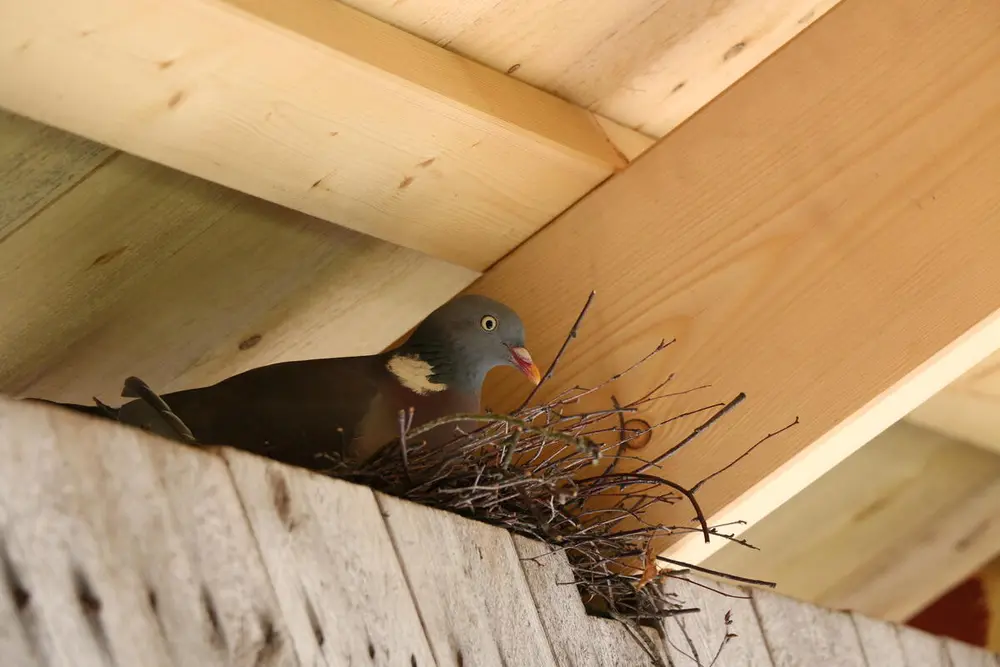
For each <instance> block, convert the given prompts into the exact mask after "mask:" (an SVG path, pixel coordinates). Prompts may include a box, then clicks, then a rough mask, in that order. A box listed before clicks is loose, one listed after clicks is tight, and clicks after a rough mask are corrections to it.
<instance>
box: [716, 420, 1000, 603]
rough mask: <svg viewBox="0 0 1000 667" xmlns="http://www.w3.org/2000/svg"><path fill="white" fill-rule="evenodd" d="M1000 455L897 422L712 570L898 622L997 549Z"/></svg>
mask: <svg viewBox="0 0 1000 667" xmlns="http://www.w3.org/2000/svg"><path fill="white" fill-rule="evenodd" d="M998 503H1000V456H997V455H995V454H993V453H991V452H986V451H983V450H982V449H980V448H978V447H974V446H972V445H969V444H967V443H964V442H960V441H957V440H953V439H951V438H948V437H946V436H943V435H939V434H937V433H934V432H932V431H929V430H927V429H923V428H920V427H918V426H914V425H912V424H909V423H907V422H905V421H900V422H897V423H896V424H894V425H893V426H890V427H889V428H888V429H887V430H886V431H884V432H883V433H882V434H880V435H879V436H878V437H876V438H875V439H874V440H872V441H871V442H870V443H868V444H867V445H865V446H864V447H862V448H861V449H859V450H858V451H856V452H855V453H854V454H852V455H851V456H849V457H847V459H845V460H844V461H843V462H841V463H840V464H839V465H837V466H836V467H834V468H833V469H832V470H830V471H829V472H827V473H826V474H824V475H823V476H822V477H820V478H819V479H817V480H816V481H815V482H813V483H812V484H810V485H809V486H808V487H806V488H805V489H804V490H803V491H802V492H801V493H799V494H798V495H796V496H794V497H793V498H791V499H790V500H789V501H788V502H786V503H785V504H784V505H782V506H781V507H779V508H777V509H776V510H775V511H774V512H772V513H771V514H769V515H768V516H767V517H766V518H764V519H763V520H762V521H760V522H759V523H758V524H756V525H754V526H752V527H751V528H750V529H748V530H747V531H746V532H745V533H744V534H743V537H744V538H745V539H747V540H749V542H750V543H751V544H753V545H754V546H755V547H757V548H758V549H759V550H758V551H754V550H752V549H748V548H746V547H743V546H740V545H737V544H727V545H726V546H724V547H722V548H721V549H720V550H719V551H718V552H716V553H715V554H713V555H712V556H711V557H710V558H708V559H707V560H706V561H705V562H704V563H703V564H704V565H705V566H706V567H710V568H713V569H717V570H721V571H723V572H738V573H740V574H741V575H744V576H748V577H753V578H758V579H764V580H768V581H773V582H776V583H777V585H778V589H777V590H778V592H780V593H781V594H782V595H788V596H791V597H794V598H797V599H800V600H805V601H808V602H811V603H813V604H818V605H820V606H823V607H831V608H835V609H849V610H851V611H855V612H858V613H861V614H864V615H866V616H871V617H873V618H881V619H884V620H888V621H894V622H902V621H905V620H906V619H908V618H910V617H911V616H912V615H913V614H915V613H916V612H918V611H919V610H921V609H922V608H923V607H924V606H925V605H927V604H928V603H930V602H931V601H933V600H935V599H936V598H937V597H938V596H940V595H941V594H943V593H944V592H946V591H947V590H948V589H950V588H951V587H952V586H954V585H955V584H956V583H958V582H960V581H962V580H963V579H965V578H966V577H967V576H969V575H970V574H972V573H973V572H975V571H976V570H977V569H978V568H980V567H982V566H983V565H984V564H985V563H987V562H989V561H990V559H991V558H992V557H993V556H994V555H996V554H1000V523H998V522H997V521H994V520H993V519H994V517H995V516H996V507H997V504H998Z"/></svg>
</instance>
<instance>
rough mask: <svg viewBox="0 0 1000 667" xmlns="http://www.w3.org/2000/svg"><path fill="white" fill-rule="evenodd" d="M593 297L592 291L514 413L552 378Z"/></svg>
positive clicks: (521, 408) (526, 403) (593, 292)
mask: <svg viewBox="0 0 1000 667" xmlns="http://www.w3.org/2000/svg"><path fill="white" fill-rule="evenodd" d="M595 296H597V292H596V291H593V290H592V291H591V292H590V295H589V296H588V297H587V302H586V303H585V304H583V309H581V310H580V314H579V315H577V317H576V322H574V323H573V326H572V328H570V330H569V334H568V335H567V336H566V339H565V340H564V341H563V344H562V347H560V348H559V351H558V352H557V353H556V356H555V358H554V359H553V360H552V363H551V364H549V368H548V370H546V371H545V375H543V376H542V379H541V380H539V382H538V384H536V385H535V387H534V388H533V389H532V390H531V392H530V393H529V394H528V396H527V398H525V399H524V402H522V403H521V405H519V406H518V408H517V410H515V412H519V411H521V410H523V409H524V407H525V406H526V405H528V403H530V402H531V399H533V398H534V397H535V394H537V393H538V390H539V389H541V388H542V385H543V384H545V383H546V382H548V381H549V379H551V378H552V374H553V372H555V369H556V364H558V363H559V360H560V359H561V358H562V356H563V354H564V353H565V352H566V348H567V347H569V343H570V341H571V340H573V339H574V338H576V335H577V332H578V331H579V329H580V323H581V322H583V316H584V315H586V314H587V311H588V310H590V304H591V303H592V302H593V301H594V297H595Z"/></svg>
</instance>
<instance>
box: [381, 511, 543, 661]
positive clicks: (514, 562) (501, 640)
mask: <svg viewBox="0 0 1000 667" xmlns="http://www.w3.org/2000/svg"><path fill="white" fill-rule="evenodd" d="M376 496H377V498H378V502H379V506H380V508H381V509H382V514H383V516H384V517H385V523H386V525H387V526H388V528H389V532H390V534H391V535H392V542H393V545H394V546H395V548H396V553H397V554H398V556H399V559H400V561H401V562H402V564H403V570H404V572H405V573H406V580H407V582H408V583H409V585H410V590H411V592H412V593H413V598H414V600H416V604H417V608H418V610H419V611H420V618H421V620H422V621H423V625H424V630H425V631H426V633H427V639H428V641H429V642H430V645H431V649H432V650H433V652H434V658H435V660H436V662H437V666H438V667H462V665H477V666H482V667H504V666H510V667H513V665H519V666H521V665H523V666H524V667H534V666H545V667H555V665H556V661H555V657H554V655H553V651H552V648H551V647H550V645H549V642H548V639H547V638H546V635H545V629H544V628H543V626H542V623H541V621H540V619H539V617H538V612H537V611H536V608H535V603H534V602H533V601H532V597H531V592H530V591H529V590H528V584H527V582H526V581H525V577H524V573H523V572H522V571H521V564H520V563H519V562H518V556H517V552H516V551H515V550H514V543H513V542H512V541H511V535H510V533H508V532H507V531H505V530H502V529H500V528H496V527H494V526H489V525H487V524H484V523H479V522H475V521H456V520H455V517H454V515H452V514H450V513H447V512H444V511H441V510H437V509H429V508H426V507H422V506H420V505H416V504H414V503H410V502H406V501H403V500H400V499H398V498H394V497H392V496H387V495H384V494H381V493H378V494H376Z"/></svg>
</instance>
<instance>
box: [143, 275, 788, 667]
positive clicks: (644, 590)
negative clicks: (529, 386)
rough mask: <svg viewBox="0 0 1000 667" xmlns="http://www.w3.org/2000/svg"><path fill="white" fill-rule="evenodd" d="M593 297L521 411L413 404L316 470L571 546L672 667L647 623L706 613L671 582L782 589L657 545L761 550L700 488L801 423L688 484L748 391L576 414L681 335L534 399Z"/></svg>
mask: <svg viewBox="0 0 1000 667" xmlns="http://www.w3.org/2000/svg"><path fill="white" fill-rule="evenodd" d="M593 298H594V294H593V293H591V294H590V297H589V298H588V299H587V302H586V304H585V305H584V307H583V309H582V310H581V312H580V314H579V316H578V317H577V319H576V321H575V322H574V324H573V326H572V328H571V329H570V331H569V334H568V335H567V337H566V339H565V341H564V343H563V345H562V347H561V348H560V350H559V352H558V353H557V355H556V357H555V359H554V360H553V362H552V364H551V365H550V366H549V368H548V369H547V371H546V372H545V374H544V375H543V376H542V380H541V382H540V383H539V384H538V385H537V386H536V387H535V389H534V390H533V391H532V392H531V394H530V395H529V396H528V397H527V398H526V399H525V400H524V402H523V403H522V404H521V405H520V407H518V408H517V409H516V410H514V411H513V412H511V413H510V414H493V413H485V414H459V415H453V416H451V417H449V418H446V419H439V420H435V421H432V422H429V423H426V424H423V425H421V426H418V427H413V426H412V421H413V414H412V412H411V413H410V414H405V413H402V414H400V416H399V437H398V438H397V439H396V440H395V441H394V442H393V443H390V444H389V445H387V446H386V447H384V448H383V449H382V450H381V451H380V452H379V453H378V454H376V455H375V456H374V457H373V458H372V459H370V460H369V461H367V462H365V463H364V464H362V465H361V466H360V467H359V466H357V465H352V464H350V463H348V462H345V461H344V460H342V459H340V458H339V457H338V455H336V454H332V453H331V454H330V455H325V458H327V459H328V460H327V461H325V465H317V466H316V467H315V468H314V469H315V470H316V471H318V472H321V473H324V474H327V475H329V476H332V477H337V478H340V479H345V480H348V481H352V482H355V483H359V484H364V485H366V486H368V487H370V488H373V489H376V490H379V491H382V492H385V493H388V494H391V495H394V496H397V497H401V498H405V499H407V500H410V501H413V502H417V503H420V504H423V505H427V506H430V507H436V508H439V509H443V510H446V511H449V512H453V513H456V514H459V515H462V516H465V517H469V518H472V519H475V520H478V521H483V522H486V523H489V524H493V525H496V526H500V527H503V528H506V529H507V530H510V531H512V532H514V533H517V534H520V535H523V536H526V537H529V538H533V539H535V540H539V541H542V542H543V543H545V544H547V545H550V546H551V547H552V551H563V552H564V553H565V554H566V557H567V560H568V561H569V564H570V567H571V569H572V572H573V575H574V581H573V582H571V583H573V584H575V585H576V586H577V588H578V589H579V591H580V594H581V597H582V599H583V601H584V605H585V606H586V607H587V609H588V611H589V612H590V613H592V614H595V615H600V616H605V617H609V618H613V619H615V620H617V621H620V622H622V623H624V624H625V625H626V626H627V627H628V628H629V630H630V634H631V636H632V637H633V638H634V639H635V640H636V641H638V642H639V643H640V645H642V647H643V649H644V650H645V651H646V652H647V653H648V654H649V656H650V658H651V660H652V661H653V663H654V664H656V665H662V664H663V663H662V661H661V658H660V657H659V655H658V654H657V652H656V650H655V647H654V646H652V645H651V644H650V643H649V642H648V639H647V637H646V635H645V634H643V632H642V631H641V627H642V626H647V627H653V628H658V629H662V628H663V625H662V623H663V621H664V619H666V618H668V617H670V616H677V615H681V614H690V613H693V612H697V611H699V609H697V608H691V607H688V606H686V605H685V604H684V603H683V601H681V600H678V599H677V597H676V596H675V595H674V594H671V593H670V592H669V591H668V587H667V586H665V583H666V581H667V580H668V579H669V578H671V577H676V578H682V579H683V577H684V575H685V574H688V573H689V572H691V571H697V572H702V573H706V574H709V575H712V576H715V577H720V578H723V579H730V580H734V581H737V582H740V583H749V584H756V585H763V586H773V585H774V584H773V583H772V582H766V581H759V580H755V579H748V578H744V577H740V576H738V575H734V574H728V573H724V572H718V571H714V570H710V569H707V568H704V567H701V566H698V565H694V564H689V563H684V562H681V561H678V560H675V559H672V558H668V557H665V556H663V555H660V554H657V553H656V551H655V546H656V544H657V541H658V540H660V539H661V538H663V537H665V536H668V535H682V534H686V533H700V534H702V535H703V536H704V539H705V541H706V542H708V541H709V539H710V538H711V537H712V536H715V537H718V538H720V539H726V540H731V541H734V542H736V543H738V544H741V545H743V546H745V547H749V548H755V547H753V546H752V545H751V544H749V543H748V542H747V541H745V540H743V539H740V538H738V537H736V536H734V535H733V534H730V533H727V532H725V530H724V529H725V528H727V527H728V526H727V525H719V526H712V525H710V524H709V522H708V519H707V517H706V516H705V513H704V512H703V511H702V509H701V506H700V505H699V503H698V499H697V493H698V491H699V489H701V488H702V487H703V486H704V485H705V484H706V483H707V482H709V481H711V480H712V479H714V478H716V477H717V476H718V475H720V474H722V473H723V472H725V471H726V470H728V469H730V468H731V467H733V466H734V465H736V464H738V463H739V461H740V460H742V459H743V458H744V457H746V456H747V455H749V454H750V453H751V452H752V451H754V449H756V448H757V447H759V446H760V445H762V444H763V443H764V442H766V441H767V440H769V439H770V438H772V437H774V436H776V435H778V434H779V433H782V432H783V431H785V430H787V429H788V428H790V427H792V426H794V425H795V424H797V423H798V419H797V418H796V420H795V421H793V422H792V423H791V424H789V425H787V426H785V427H784V428H781V429H779V430H778V431H775V432H773V433H769V434H767V435H766V436H764V437H763V438H761V439H760V440H758V441H757V442H756V443H753V444H752V445H751V446H749V447H748V448H747V449H746V450H745V451H744V452H743V453H742V454H741V455H740V456H739V457H737V458H736V459H735V460H733V461H730V462H729V463H727V464H726V465H725V466H724V467H722V468H721V469H719V470H717V471H716V472H714V473H712V474H711V475H709V476H707V477H706V478H704V479H702V480H701V481H699V482H697V483H696V484H694V485H693V486H689V487H685V486H683V485H681V484H678V483H677V482H674V481H672V480H670V479H668V478H666V477H665V476H663V475H662V474H656V473H657V471H662V464H663V463H664V462H665V461H667V460H668V459H669V458H671V457H672V456H674V455H676V454H677V453H678V452H679V451H681V450H682V449H683V448H685V447H690V446H691V443H692V442H694V440H695V439H696V438H697V437H698V435H699V434H701V433H703V432H704V431H705V430H706V429H708V428H710V427H711V426H712V425H713V424H715V423H717V422H718V421H719V420H721V419H722V418H723V417H724V416H725V415H726V414H728V413H729V412H731V411H732V410H733V409H734V408H736V407H737V406H738V405H739V404H740V403H742V402H743V401H744V400H745V398H746V396H745V394H743V393H740V394H738V395H737V396H735V397H734V398H733V399H732V400H730V401H728V402H726V403H715V404H712V405H706V406H704V407H700V408H697V409H694V410H688V411H683V412H678V413H676V414H673V415H671V416H668V417H667V418H665V419H663V420H662V421H660V422H659V423H656V424H648V423H646V422H645V421H643V420H641V419H638V418H636V413H638V412H639V410H640V409H646V408H648V407H649V405H650V404H652V403H658V402H662V401H667V400H669V399H670V398H672V397H677V396H680V395H683V394H690V393H691V392H692V391H697V390H699V389H704V388H705V387H695V388H694V389H688V390H681V391H675V392H671V391H667V385H668V384H670V381H671V380H672V379H673V376H670V377H667V378H666V379H664V380H663V381H662V382H660V383H659V384H657V385H656V386H654V387H652V388H651V389H650V390H649V391H648V392H646V394H645V395H643V396H642V397H640V398H638V399H635V400H633V401H631V402H628V403H625V404H621V403H619V402H618V400H617V399H616V398H615V397H614V394H613V393H612V394H611V395H610V396H611V397H610V401H609V404H608V405H606V406H604V407H603V408H600V409H596V410H593V409H591V410H579V411H574V406H577V405H578V404H579V403H580V402H581V399H583V398H585V397H587V396H591V395H593V394H595V393H596V392H598V391H601V390H605V389H607V388H609V385H613V384H614V383H615V382H616V381H617V380H619V379H621V378H622V377H624V376H626V375H628V374H629V373H631V372H632V371H634V370H635V369H636V368H638V367H640V366H642V365H643V364H644V363H646V362H648V361H649V360H650V359H651V358H653V357H654V356H656V355H657V354H659V353H661V352H662V351H663V350H665V349H667V348H668V347H669V346H670V345H671V344H672V342H673V341H670V342H667V341H661V342H660V344H659V345H657V346H656V347H655V349H653V350H652V351H650V352H649V354H647V355H646V356H644V357H643V358H641V359H639V360H637V361H636V362H635V363H634V364H633V365H632V366H630V367H629V368H626V369H625V370H623V371H621V372H619V373H616V374H615V375H614V376H612V377H610V378H608V379H607V380H606V381H604V382H602V383H601V384H599V385H597V386H594V387H580V386H577V387H573V388H571V389H568V390H566V391H564V392H562V393H560V394H558V395H556V396H554V397H553V398H552V399H550V400H549V401H548V402H546V403H543V404H533V403H532V400H533V399H534V397H535V396H536V394H537V392H538V390H539V389H540V388H541V387H542V386H543V385H545V384H546V383H547V382H548V381H549V380H550V379H551V378H552V376H553V374H554V372H555V370H556V367H557V365H558V363H559V360H560V359H561V358H562V356H563V354H564V353H565V351H566V348H567V347H568V346H569V344H570V342H571V341H572V340H573V339H574V338H576V336H577V332H578V330H579V327H580V323H581V322H582V320H583V319H584V316H585V315H586V313H587V310H588V309H589V307H590V304H591V302H592V301H593ZM129 383H131V384H129ZM126 391H127V393H128V394H129V395H132V396H137V397H140V398H143V399H144V400H146V401H147V402H148V403H149V404H150V405H152V406H153V407H154V408H155V409H156V410H157V411H158V412H159V413H160V414H161V416H162V417H163V418H164V419H165V420H166V421H167V423H168V424H170V425H171V427H172V428H173V429H174V430H175V431H176V432H177V435H178V437H179V438H180V439H181V440H182V441H185V442H189V443H192V444H193V443H194V436H193V435H192V434H191V432H190V430H189V429H188V428H187V426H185V425H184V424H183V423H182V422H181V421H180V419H179V418H178V417H177V416H176V415H174V414H173V413H172V412H171V410H170V408H169V406H167V405H166V404H165V403H164V402H163V399H161V398H160V397H159V396H158V395H156V394H155V392H153V391H152V390H151V389H149V387H148V386H146V385H145V383H143V382H142V381H141V380H139V379H138V378H129V380H128V381H127V382H126ZM688 418H692V419H697V420H698V422H697V424H698V425H697V426H695V427H694V428H693V429H691V431H690V432H688V434H687V435H686V436H685V437H683V438H681V439H679V440H678V441H677V442H676V443H675V444H673V445H672V446H671V447H669V448H668V449H666V450H665V451H663V452H662V453H660V454H659V455H657V456H656V457H654V458H653V459H651V460H645V459H642V458H641V457H639V456H637V455H636V453H635V449H636V445H637V444H639V443H642V442H643V441H644V440H647V441H648V439H649V438H651V437H652V436H653V434H654V432H655V431H656V430H657V429H659V428H662V427H663V426H666V425H667V424H671V423H674V422H678V421H679V420H682V419H688ZM460 422H463V423H466V424H468V423H473V424H478V428H475V429H472V430H470V431H469V432H463V431H462V430H461V429H460V428H458V426H457V424H458V423H460ZM448 424H455V425H456V426H455V428H456V437H455V438H454V439H453V440H452V441H451V442H449V443H447V444H446V445H445V446H443V447H440V446H438V447H428V446H426V445H425V444H424V443H423V442H422V441H421V439H420V436H421V435H423V434H425V433H427V432H428V431H430V430H431V429H434V428H437V427H440V426H443V425H448ZM625 468H628V470H625ZM678 503H687V505H688V506H689V507H690V510H691V514H693V516H694V518H693V520H691V521H690V522H688V523H686V524H678V525H662V524H657V523H653V522H651V521H649V520H647V518H646V517H647V515H648V514H649V513H650V510H655V508H657V507H658V506H663V505H676V504H678ZM689 516H690V515H689ZM661 566H662V568H661ZM686 581H690V580H686ZM698 585H704V584H701V583H698ZM718 592H719V593H720V594H722V595H726V594H725V593H722V592H721V591H718ZM730 622H731V619H730V617H729V615H728V614H727V615H726V618H725V619H724V623H725V624H726V625H727V626H728V625H729V623H730ZM733 637H734V635H732V634H731V633H729V632H728V630H727V631H726V632H725V633H723V638H722V640H721V642H720V646H719V651H718V652H717V653H716V654H715V657H714V659H713V661H712V664H714V663H715V660H717V659H718V656H719V653H721V650H722V648H723V647H724V646H725V644H726V643H728V641H729V640H730V639H732V638H733Z"/></svg>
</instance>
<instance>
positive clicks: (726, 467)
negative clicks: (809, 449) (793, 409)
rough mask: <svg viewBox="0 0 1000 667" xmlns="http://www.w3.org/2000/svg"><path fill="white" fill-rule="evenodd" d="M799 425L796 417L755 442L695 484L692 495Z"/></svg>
mask: <svg viewBox="0 0 1000 667" xmlns="http://www.w3.org/2000/svg"><path fill="white" fill-rule="evenodd" d="M798 423H799V418H798V417H796V418H795V421H793V422H792V423H791V424H788V425H787V426H783V427H782V428H779V429H778V430H777V431H775V432H774V433H768V434H767V435H765V436H764V437H763V438H761V439H760V440H758V441H757V442H755V443H754V444H753V445H752V446H751V447H750V448H749V449H747V450H746V451H745V452H743V453H742V454H740V455H739V456H737V457H736V458H735V459H733V460H732V461H731V462H730V463H728V464H727V465H726V466H725V467H723V468H720V469H718V470H716V471H715V472H713V473H712V474H711V475H709V476H708V477H706V478H705V479H703V480H701V481H700V482H698V483H697V484H695V485H694V486H692V487H691V492H692V493H697V492H698V489H700V488H701V487H702V485H703V484H704V483H705V482H707V481H708V480H710V479H712V478H713V477H718V476H719V475H721V474H722V473H724V472H726V471H727V470H729V469H730V468H732V467H733V466H734V465H736V464H737V463H739V462H740V461H742V460H743V459H745V458H746V457H747V456H750V453H751V452H752V451H753V450H755V449H757V448H758V447H759V446H761V445H763V444H764V443H765V442H767V441H768V440H770V439H771V438H773V437H775V436H776V435H780V434H782V433H784V432H785V431H787V430H788V429H790V428H792V427H793V426H795V425H796V424H798Z"/></svg>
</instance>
